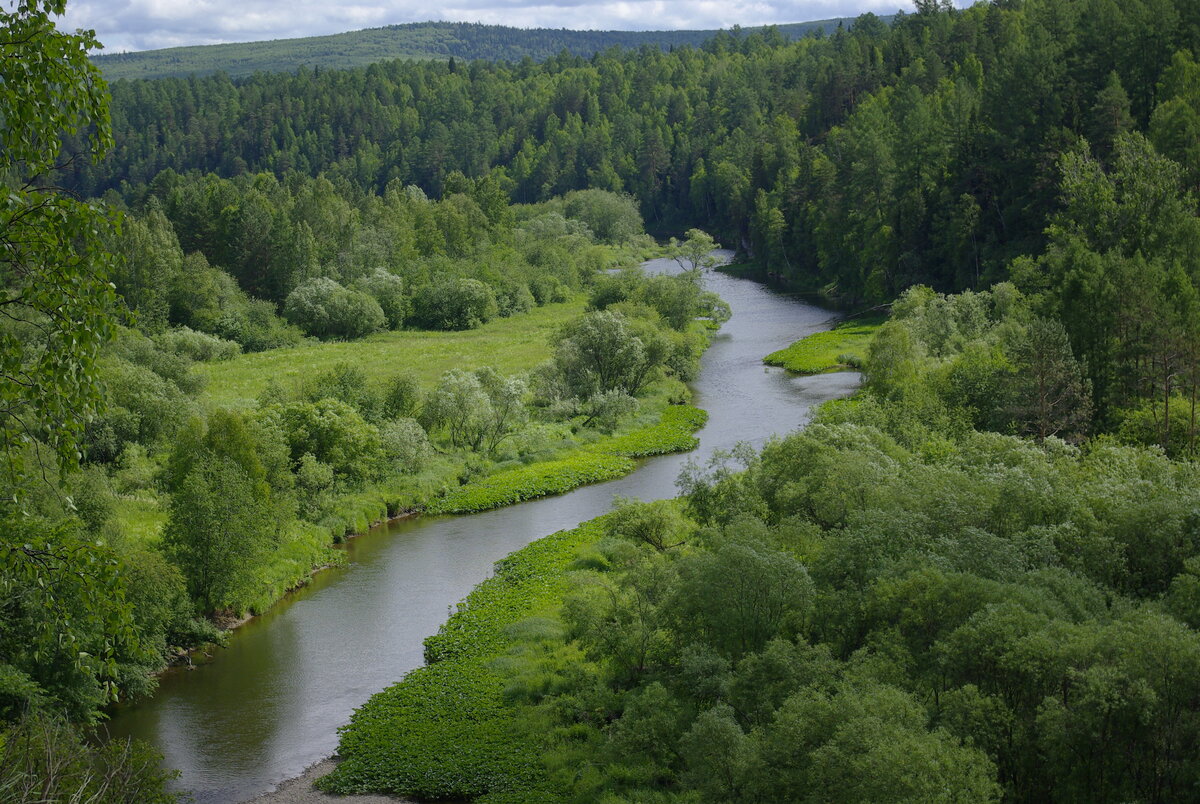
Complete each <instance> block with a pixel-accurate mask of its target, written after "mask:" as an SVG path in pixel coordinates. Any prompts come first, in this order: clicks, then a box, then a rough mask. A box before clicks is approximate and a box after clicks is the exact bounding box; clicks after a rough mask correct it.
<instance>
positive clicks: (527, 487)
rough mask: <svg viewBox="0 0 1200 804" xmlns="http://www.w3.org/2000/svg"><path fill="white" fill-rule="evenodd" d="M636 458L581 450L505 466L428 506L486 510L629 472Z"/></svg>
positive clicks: (445, 510) (454, 510)
mask: <svg viewBox="0 0 1200 804" xmlns="http://www.w3.org/2000/svg"><path fill="white" fill-rule="evenodd" d="M633 469H634V463H633V461H631V460H629V459H628V458H622V457H619V456H615V455H602V454H598V453H595V452H591V451H586V450H578V451H576V452H575V453H573V454H571V455H570V457H567V458H561V459H558V460H553V461H545V462H542V463H536V464H533V465H532V466H523V467H520V468H517V469H506V470H503V471H500V472H497V473H496V474H494V475H489V476H487V477H485V478H483V479H481V480H478V481H475V482H472V483H469V484H467V485H466V486H464V487H462V488H461V489H456V490H454V491H451V492H450V493H449V494H447V495H446V496H445V497H442V498H440V499H437V500H434V501H433V502H431V503H430V504H429V505H428V506H427V507H426V509H425V510H426V512H427V513H431V514H464V513H473V512H475V511H486V510H487V509H489V508H498V507H500V506H502V505H512V504H513V503H518V502H521V501H523V500H531V499H534V498H536V497H545V496H546V495H548V494H562V493H564V492H567V491H570V490H571V489H573V488H576V487H578V486H582V485H584V484H587V483H599V482H600V481H603V480H612V479H613V478H616V477H621V476H622V475H627V474H629V473H630V472H632V471H633Z"/></svg>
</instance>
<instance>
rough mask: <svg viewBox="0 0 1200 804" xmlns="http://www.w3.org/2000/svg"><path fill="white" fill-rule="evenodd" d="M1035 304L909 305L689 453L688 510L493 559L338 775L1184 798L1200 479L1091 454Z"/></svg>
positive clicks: (1184, 469) (750, 795) (1193, 695)
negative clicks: (765, 418) (804, 421)
mask: <svg viewBox="0 0 1200 804" xmlns="http://www.w3.org/2000/svg"><path fill="white" fill-rule="evenodd" d="M1041 304H1042V302H1041V301H1040V300H1038V299H1030V298H1029V297H1026V296H1024V295H1023V294H1021V293H1020V292H1019V291H1017V290H1016V289H1015V288H1013V287H1012V286H1010V285H1003V284H1002V285H998V286H996V287H995V288H993V289H992V290H991V291H987V292H980V293H967V294H961V295H957V296H950V297H945V296H941V295H938V294H936V293H934V292H932V291H930V290H929V289H927V288H914V289H912V290H910V291H908V292H906V293H905V294H904V295H902V297H901V298H900V299H899V300H897V302H896V303H895V304H894V305H893V315H892V318H891V320H890V321H889V322H888V323H886V324H885V325H884V326H883V327H882V328H881V329H880V330H879V331H878V332H877V334H876V336H875V338H874V339H873V341H872V343H871V345H870V349H869V352H868V355H867V359H866V365H865V368H866V375H865V383H864V386H863V388H862V390H861V391H860V393H859V394H857V395H856V396H855V397H854V398H852V399H848V400H843V401H836V402H831V403H827V404H826V405H825V406H824V407H823V408H822V409H820V410H819V411H818V413H817V415H816V417H815V418H814V420H813V422H812V424H810V425H809V426H808V428H806V429H805V430H804V431H802V432H797V433H794V434H792V435H789V436H786V437H784V438H777V439H775V440H773V441H771V442H770V443H768V444H767V445H766V446H765V447H763V448H762V449H761V450H760V451H756V450H752V449H749V448H740V449H738V450H735V451H734V452H733V453H731V454H725V455H718V456H716V457H715V458H714V459H713V460H712V461H711V462H710V463H709V464H707V465H705V466H699V465H692V466H691V467H690V468H689V469H688V470H687V471H685V473H684V476H683V478H682V485H683V488H684V490H685V494H684V496H683V498H682V499H681V500H679V501H676V502H661V503H652V504H643V503H638V502H625V503H623V504H622V505H620V506H619V507H618V509H617V510H616V511H615V512H614V513H613V514H611V515H609V516H607V517H604V518H601V519H600V520H596V521H594V522H591V523H588V524H587V525H585V526H584V527H583V528H580V529H579V530H577V531H574V532H569V533H564V534H556V535H555V536H554V537H550V538H548V539H546V540H543V542H539V543H536V544H535V545H531V546H530V547H529V548H526V549H525V550H523V551H519V552H517V553H515V554H514V555H513V556H511V557H510V558H508V559H505V560H504V561H502V562H500V563H499V564H498V565H497V574H496V577H495V578H493V579H491V580H489V581H487V582H486V583H485V584H484V585H482V586H481V587H479V588H478V589H477V591H476V592H475V593H473V595H472V596H471V597H470V598H468V600H467V601H465V602H464V604H463V606H462V607H461V609H460V612H459V613H458V614H456V615H454V616H452V617H451V619H450V620H449V621H448V622H447V623H446V625H445V626H444V627H443V629H442V631H441V632H439V634H438V636H436V637H432V638H430V639H429V640H428V641H427V645H426V658H427V661H428V662H429V666H428V667H426V668H422V669H421V670H419V671H416V672H414V673H413V674H412V675H411V676H410V677H408V678H406V679H405V680H404V681H403V682H401V683H399V684H398V685H396V686H395V687H393V688H391V689H389V690H388V691H386V692H384V693H381V694H379V695H378V696H376V697H375V698H373V699H372V700H371V701H370V702H369V703H368V704H367V705H366V706H365V707H364V708H363V709H362V710H360V711H359V712H358V713H357V714H356V715H355V717H354V719H353V720H352V722H351V724H350V725H349V726H348V727H347V728H346V729H345V731H344V733H343V738H342V743H341V746H340V748H339V753H340V754H341V756H342V757H343V760H342V762H341V764H340V765H339V766H338V768H337V770H336V771H335V772H334V773H333V774H332V775H330V776H328V777H326V778H325V779H324V780H323V781H322V782H321V786H322V787H324V788H325V789H328V790H333V791H337V792H361V791H365V790H379V791H386V792H390V793H395V794H400V795H408V796H416V797H418V798H440V797H466V798H471V799H472V800H476V801H487V802H507V801H514V802H515V801H541V800H545V801H632V800H639V801H641V800H655V801H697V800H720V801H755V802H758V801H794V800H805V795H806V792H805V791H811V790H819V791H821V793H820V795H821V799H822V800H827V799H829V798H830V797H832V798H833V799H834V800H838V801H877V800H887V801H914V802H916V801H953V800H970V801H989V800H1000V799H1001V798H1005V799H1016V800H1022V799H1028V798H1035V797H1036V798H1041V799H1045V800H1079V799H1082V798H1094V797H1096V796H1098V795H1109V796H1112V797H1114V798H1121V799H1125V800H1142V799H1144V800H1173V799H1175V798H1177V797H1179V796H1186V793H1185V792H1184V790H1183V788H1184V787H1187V786H1188V785H1190V783H1191V782H1190V781H1189V780H1190V779H1191V778H1192V775H1194V774H1195V773H1196V772H1197V767H1196V764H1195V761H1194V752H1193V751H1192V747H1194V746H1196V745H1197V744H1200V730H1197V729H1196V728H1195V727H1194V724H1193V723H1192V721H1193V720H1194V718H1192V717H1190V716H1189V715H1187V714H1185V713H1188V712H1192V713H1194V712H1195V708H1196V700H1197V699H1198V697H1197V696H1198V695H1200V687H1198V686H1197V684H1198V682H1197V680H1196V679H1197V675H1196V671H1197V669H1198V668H1200V665H1198V664H1197V663H1198V662H1200V637H1198V636H1197V634H1196V631H1195V630H1194V627H1195V625H1196V623H1197V618H1196V612H1195V611H1194V609H1195V606H1194V600H1193V598H1194V595H1193V594H1192V592H1191V591H1190V590H1192V588H1193V586H1194V585H1195V584H1194V569H1195V568H1194V567H1193V564H1194V563H1195V562H1196V561H1197V556H1200V544H1197V543H1196V541H1195V539H1194V538H1192V536H1191V535H1190V534H1191V530H1192V527H1191V525H1190V524H1189V523H1190V521H1191V520H1190V517H1191V513H1190V512H1191V510H1192V509H1193V508H1194V506H1195V505H1196V504H1197V501H1198V500H1200V474H1198V473H1197V471H1196V466H1195V464H1194V463H1193V462H1190V461H1186V462H1181V461H1175V460H1172V459H1171V458H1170V457H1168V456H1167V455H1166V454H1164V452H1163V451H1162V450H1161V448H1158V447H1154V446H1151V447H1146V446H1141V445H1137V444H1136V443H1132V442H1136V440H1137V439H1136V438H1128V439H1123V438H1122V437H1121V436H1118V437H1116V438H1114V437H1111V436H1106V437H1099V438H1090V439H1089V438H1087V437H1086V435H1085V434H1086V430H1087V426H1088V425H1087V421H1088V419H1087V415H1086V414H1087V412H1088V411H1089V410H1090V409H1091V408H1090V405H1089V400H1088V394H1087V385H1086V382H1085V381H1084V376H1085V374H1084V369H1083V366H1082V365H1081V363H1080V362H1079V361H1077V360H1076V359H1075V358H1074V357H1073V356H1072V355H1071V353H1070V350H1069V348H1068V347H1067V338H1066V335H1065V330H1064V328H1063V327H1062V325H1061V324H1060V323H1058V322H1055V321H1053V320H1050V319H1046V318H1043V317H1042V316H1041V315H1040V312H1041V307H1040V305H1041ZM1030 361H1032V362H1030ZM1122 440H1126V441H1129V442H1131V443H1121V442H1122ZM434 679H436V682H434V681H433V680H434ZM454 707H459V708H458V709H456V711H459V712H466V713H471V714H472V715H475V716H478V718H479V721H478V722H483V723H484V724H486V727H485V728H481V729H479V730H474V729H473V726H474V725H475V724H476V721H472V723H471V724H470V725H468V724H467V722H466V719H467V718H468V715H463V718H462V719H460V718H458V717H457V716H455V717H446V716H444V715H443V712H444V711H445V710H448V709H450V708H454ZM451 744H453V745H455V746H457V747H458V749H459V750H456V751H449V750H447V751H440V750H436V749H437V746H449V745H451ZM867 768H869V769H870V772H865V770H864V769H867Z"/></svg>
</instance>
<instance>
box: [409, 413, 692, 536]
mask: <svg viewBox="0 0 1200 804" xmlns="http://www.w3.org/2000/svg"><path fill="white" fill-rule="evenodd" d="M707 420H708V413H707V412H705V411H703V410H700V409H699V408H695V407H692V406H691V405H667V406H666V407H665V408H664V409H663V412H662V415H661V416H660V417H659V420H658V421H657V422H656V423H654V424H650V425H646V426H643V427H639V428H637V429H635V430H631V431H630V432H628V433H623V434H620V435H615V436H609V437H607V438H601V439H600V440H598V441H596V442H594V443H591V444H588V445H587V446H584V447H580V448H578V449H574V450H571V451H569V452H567V453H566V454H565V455H564V456H562V457H560V458H558V459H556V460H551V461H542V462H539V463H535V464H532V465H530V466H519V467H515V468H512V469H505V470H502V471H500V472H497V473H496V474H493V475H489V476H487V477H484V478H482V479H480V480H476V481H474V482H472V483H468V484H467V485H465V486H463V487H462V488H459V489H455V490H453V491H451V492H450V493H449V494H447V495H446V496H445V497H442V498H440V499H436V500H434V501H433V502H431V503H430V504H429V505H428V506H427V507H426V509H425V511H426V513H430V514H466V513H475V512H477V511H486V510H488V509H490V508H499V507H501V506H504V505H512V504H513V503H518V502H523V501H524V500H532V499H535V498H537V497H546V496H549V495H551V494H563V493H565V492H568V491H570V490H571V489H574V488H578V487H579V486H583V485H586V484H588V483H599V482H601V481H604V480H612V479H614V478H617V477H621V476H622V475H627V474H629V473H630V472H632V471H633V470H634V469H635V468H637V465H636V464H635V463H634V462H633V461H632V460H630V459H631V458H643V457H648V456H650V455H665V454H667V453H671V452H686V451H688V450H691V449H695V448H696V445H697V444H699V441H698V440H697V438H696V436H695V432H696V431H697V430H699V429H700V428H701V427H703V426H704V422H705V421H707Z"/></svg>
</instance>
